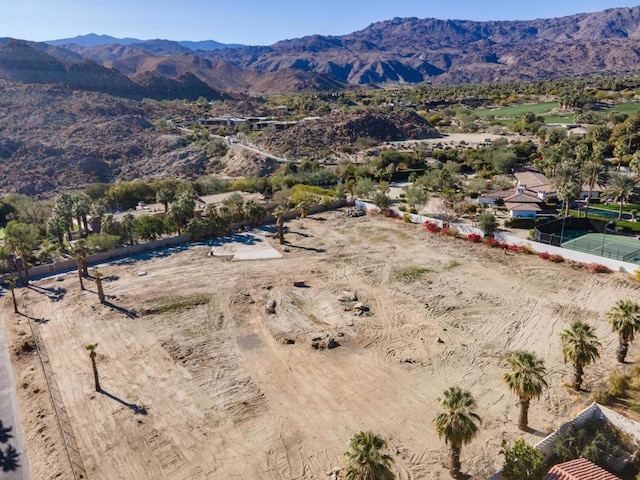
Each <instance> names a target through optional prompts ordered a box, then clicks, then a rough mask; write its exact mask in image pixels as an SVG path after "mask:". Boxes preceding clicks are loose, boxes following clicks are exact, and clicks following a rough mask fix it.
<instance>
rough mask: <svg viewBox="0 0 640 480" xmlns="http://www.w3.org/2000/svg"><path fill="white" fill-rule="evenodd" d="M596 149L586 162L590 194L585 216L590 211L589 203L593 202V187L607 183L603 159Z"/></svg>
mask: <svg viewBox="0 0 640 480" xmlns="http://www.w3.org/2000/svg"><path fill="white" fill-rule="evenodd" d="M595 153H596V152H595V151H594V154H593V155H592V156H591V159H589V161H587V162H586V163H585V164H584V168H583V175H584V179H585V182H586V185H587V186H588V187H589V194H588V195H587V198H586V205H585V206H586V207H587V211H586V213H585V217H587V215H588V213H589V205H590V204H591V197H592V195H593V189H594V187H595V186H596V185H603V184H604V183H606V180H607V174H606V170H605V168H604V163H603V162H602V159H600V158H599V157H598V156H597V155H596V154H595Z"/></svg>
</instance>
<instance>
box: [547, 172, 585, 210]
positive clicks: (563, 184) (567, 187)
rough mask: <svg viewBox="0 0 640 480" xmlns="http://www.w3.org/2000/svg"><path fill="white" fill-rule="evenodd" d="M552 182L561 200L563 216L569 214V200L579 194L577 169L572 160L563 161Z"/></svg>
mask: <svg viewBox="0 0 640 480" xmlns="http://www.w3.org/2000/svg"><path fill="white" fill-rule="evenodd" d="M553 184H554V186H555V188H556V190H557V192H558V198H559V199H560V200H562V202H563V203H562V205H563V207H564V216H565V217H568V216H569V205H570V204H571V200H574V199H576V198H577V197H578V196H579V195H580V188H579V187H578V170H577V169H576V166H575V164H574V163H572V162H563V163H562V164H561V165H560V168H558V169H557V170H556V172H555V177H554V178H553Z"/></svg>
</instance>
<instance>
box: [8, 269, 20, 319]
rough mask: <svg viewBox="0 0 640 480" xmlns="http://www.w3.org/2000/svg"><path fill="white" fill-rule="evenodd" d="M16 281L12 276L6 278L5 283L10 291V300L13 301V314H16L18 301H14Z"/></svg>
mask: <svg viewBox="0 0 640 480" xmlns="http://www.w3.org/2000/svg"><path fill="white" fill-rule="evenodd" d="M17 282H18V279H17V278H16V277H14V276H13V275H12V276H10V277H7V283H8V284H9V289H10V290H11V299H12V300H13V311H14V313H18V300H16V283H17Z"/></svg>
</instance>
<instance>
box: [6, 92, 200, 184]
mask: <svg viewBox="0 0 640 480" xmlns="http://www.w3.org/2000/svg"><path fill="white" fill-rule="evenodd" d="M0 92H2V95H0V99H1V100H0V191H3V192H8V191H17V192H21V193H27V194H38V193H46V192H49V191H53V190H56V189H61V188H62V189H64V188H78V187H81V186H83V185H85V184H87V183H92V182H110V181H114V180H116V179H122V180H133V179H136V178H144V177H158V178H161V177H173V178H196V177H197V176H198V175H202V174H204V173H206V172H207V171H208V170H207V169H208V167H209V163H210V159H209V158H208V157H207V156H206V155H205V154H204V152H203V149H202V148H201V147H196V146H191V145H189V144H188V142H186V141H185V140H184V139H183V138H182V137H181V136H177V135H167V133H166V131H164V130H162V129H159V128H157V127H156V126H154V123H155V121H156V120H158V119H160V118H162V117H164V116H167V115H169V116H171V115H174V116H181V115H182V116H183V117H185V118H190V117H191V116H193V115H194V112H191V111H189V110H187V108H188V107H186V106H184V105H183V104H182V103H181V102H180V103H178V102H174V103H171V104H169V103H165V104H159V103H152V102H141V101H135V100H130V99H122V98H118V97H114V96H110V95H106V94H101V93H94V92H83V91H77V90H72V89H70V88H69V87H63V86H50V85H49V86H47V85H24V84H17V83H11V82H7V81H3V80H0Z"/></svg>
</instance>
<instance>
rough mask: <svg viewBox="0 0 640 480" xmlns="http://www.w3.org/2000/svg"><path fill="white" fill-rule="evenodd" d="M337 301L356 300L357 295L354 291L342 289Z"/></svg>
mask: <svg viewBox="0 0 640 480" xmlns="http://www.w3.org/2000/svg"><path fill="white" fill-rule="evenodd" d="M338 301H339V302H357V301H358V295H356V293H355V292H350V291H349V290H344V291H343V292H342V293H341V294H340V295H338Z"/></svg>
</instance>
